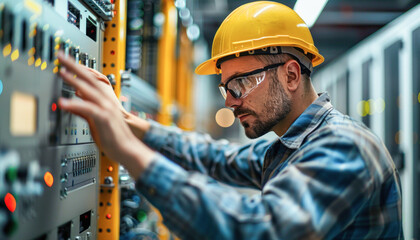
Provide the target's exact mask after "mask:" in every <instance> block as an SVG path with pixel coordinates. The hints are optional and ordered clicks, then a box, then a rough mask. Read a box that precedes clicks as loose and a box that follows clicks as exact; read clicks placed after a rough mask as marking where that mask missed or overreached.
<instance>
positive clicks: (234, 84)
mask: <svg viewBox="0 0 420 240" xmlns="http://www.w3.org/2000/svg"><path fill="white" fill-rule="evenodd" d="M264 79H265V72H260V73H257V74H253V75H249V76H245V77H238V78H235V79H232V80H231V81H229V83H228V86H227V88H228V90H229V91H230V93H232V96H233V97H235V98H241V97H245V96H246V95H248V94H249V93H250V92H251V91H252V90H254V89H255V88H256V87H257V86H258V85H259V84H260V83H261V82H262V81H263V80H264Z"/></svg>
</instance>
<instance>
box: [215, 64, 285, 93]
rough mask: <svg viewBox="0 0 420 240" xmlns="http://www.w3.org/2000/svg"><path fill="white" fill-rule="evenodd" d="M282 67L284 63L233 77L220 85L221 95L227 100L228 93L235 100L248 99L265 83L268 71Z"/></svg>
mask: <svg viewBox="0 0 420 240" xmlns="http://www.w3.org/2000/svg"><path fill="white" fill-rule="evenodd" d="M282 65H284V63H276V64H272V65H268V66H266V67H264V68H260V69H257V70H254V71H252V72H248V73H244V74H241V75H239V76H233V77H231V78H229V79H228V80H227V81H226V83H224V84H223V83H221V84H219V89H220V93H222V96H223V98H224V99H225V100H226V98H227V92H228V91H229V92H230V94H231V95H232V96H233V97H234V98H243V97H246V96H247V95H248V94H249V93H251V92H252V91H253V90H254V89H255V88H256V87H257V86H258V85H259V84H260V83H262V82H263V81H264V79H265V76H266V72H267V71H268V70H270V69H274V68H276V67H278V66H282Z"/></svg>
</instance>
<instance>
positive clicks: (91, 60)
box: [89, 58, 96, 70]
mask: <svg viewBox="0 0 420 240" xmlns="http://www.w3.org/2000/svg"><path fill="white" fill-rule="evenodd" d="M89 67H90V68H92V69H95V70H96V59H95V58H92V59H90V60H89Z"/></svg>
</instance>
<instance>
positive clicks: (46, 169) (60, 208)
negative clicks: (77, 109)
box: [0, 0, 113, 240]
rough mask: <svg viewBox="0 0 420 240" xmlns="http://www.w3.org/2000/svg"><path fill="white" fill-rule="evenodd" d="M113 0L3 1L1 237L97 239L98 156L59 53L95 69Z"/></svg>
mask: <svg viewBox="0 0 420 240" xmlns="http://www.w3.org/2000/svg"><path fill="white" fill-rule="evenodd" d="M112 8H113V5H112V2H111V1H102V0H92V1H87V0H84V1H76V0H48V1H42V0H0V109H1V114H0V239H10V240H15V239H16V240H25V239H48V240H53V239H54V240H55V239H59V240H67V239H86V240H88V239H96V238H97V233H96V232H97V230H96V229H97V214H98V211H97V203H98V194H99V190H98V188H99V181H98V171H99V151H98V149H97V147H96V145H95V144H94V142H93V139H92V135H91V132H90V129H89V125H88V123H87V122H86V121H85V120H83V119H82V118H80V117H77V116H75V115H72V114H70V113H67V112H64V111H61V110H60V109H59V108H58V102H57V101H58V99H59V98H60V97H66V98H77V96H76V94H75V91H74V89H72V88H71V87H70V86H68V85H66V84H63V82H62V80H61V78H60V77H59V75H58V71H59V62H58V60H57V58H56V54H57V52H58V51H63V52H64V53H65V54H66V55H68V56H71V57H73V58H74V59H75V61H76V62H77V63H78V64H81V65H85V66H87V67H89V68H94V69H97V68H98V65H97V62H100V60H101V59H100V58H101V56H102V52H101V49H102V43H101V41H100V40H101V39H102V38H103V27H102V26H103V25H104V21H105V20H109V19H111V18H112V10H113V9H112Z"/></svg>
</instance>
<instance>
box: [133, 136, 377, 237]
mask: <svg viewBox="0 0 420 240" xmlns="http://www.w3.org/2000/svg"><path fill="white" fill-rule="evenodd" d="M372 181H373V180H372V177H371V176H370V174H369V171H368V170H367V169H366V164H365V160H364V159H363V157H362V154H361V153H360V151H359V149H358V147H356V145H355V144H354V143H353V142H352V141H351V140H349V139H346V138H344V137H329V138H325V139H323V140H319V141H316V143H314V144H311V145H308V147H307V148H306V149H304V154H302V155H300V156H299V157H298V159H297V160H296V161H293V162H289V164H288V166H287V167H286V168H284V169H283V170H282V171H280V172H278V173H276V172H275V173H274V175H273V177H272V178H271V179H270V180H269V182H268V183H267V184H266V185H265V186H264V189H263V191H262V194H261V195H255V196H252V197H249V196H245V195H241V194H239V193H238V192H236V191H235V190H233V189H230V188H228V187H225V186H222V185H220V184H219V183H218V182H217V181H215V180H213V179H211V178H209V177H207V176H205V175H203V174H200V173H194V172H187V171H185V170H184V169H182V168H180V167H179V166H177V165H175V164H174V163H172V162H170V161H168V160H167V159H166V158H165V157H163V156H161V155H159V154H157V155H156V159H155V161H154V162H153V163H152V164H151V165H150V167H149V168H148V169H146V171H145V172H144V174H143V175H142V176H141V177H140V178H139V179H138V181H137V189H138V190H139V191H140V192H141V193H142V194H144V195H145V196H146V198H148V199H149V201H150V202H151V203H152V204H153V205H154V206H156V207H157V208H158V209H159V210H160V211H161V213H162V215H163V218H164V222H165V225H166V226H168V227H169V229H170V230H172V231H173V232H174V233H175V234H176V235H178V236H179V237H180V238H181V239H292V240H293V239H332V238H333V237H334V236H336V235H337V234H338V233H339V232H341V231H342V230H343V229H345V227H346V226H348V225H349V224H350V223H351V222H352V221H353V220H354V218H355V217H356V216H357V214H358V213H359V212H360V211H361V209H362V208H363V206H364V205H365V204H366V203H367V202H368V199H369V197H370V195H371V193H372V188H373V183H372ZM337 220H339V223H338V222H337Z"/></svg>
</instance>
